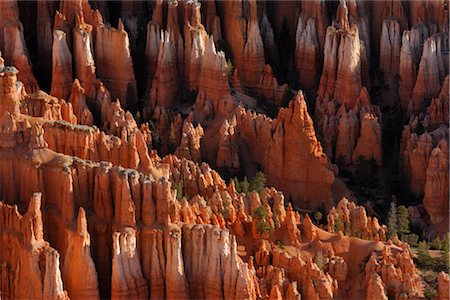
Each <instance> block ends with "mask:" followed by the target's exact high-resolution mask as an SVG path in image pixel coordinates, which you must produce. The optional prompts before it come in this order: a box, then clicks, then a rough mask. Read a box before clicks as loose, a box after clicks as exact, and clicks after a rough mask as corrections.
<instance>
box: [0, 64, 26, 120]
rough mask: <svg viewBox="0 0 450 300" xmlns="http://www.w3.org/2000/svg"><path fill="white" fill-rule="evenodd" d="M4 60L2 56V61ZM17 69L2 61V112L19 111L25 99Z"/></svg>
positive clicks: (0, 75)
mask: <svg viewBox="0 0 450 300" xmlns="http://www.w3.org/2000/svg"><path fill="white" fill-rule="evenodd" d="M1 61H2V59H1V56H0V62H1ZM17 73H18V71H17V69H16V68H14V67H5V66H4V65H3V64H1V63H0V97H1V99H2V101H0V114H1V115H2V116H3V115H4V114H5V112H10V113H14V112H19V108H20V104H21V101H22V100H23V98H24V97H23V93H22V92H23V85H22V84H21V83H20V82H19V81H17Z"/></svg>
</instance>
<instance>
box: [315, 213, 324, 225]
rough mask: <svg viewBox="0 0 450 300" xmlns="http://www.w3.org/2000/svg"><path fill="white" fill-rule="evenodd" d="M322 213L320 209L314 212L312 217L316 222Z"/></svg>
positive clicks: (320, 218)
mask: <svg viewBox="0 0 450 300" xmlns="http://www.w3.org/2000/svg"><path fill="white" fill-rule="evenodd" d="M322 217H323V215H322V213H321V212H320V211H316V212H315V213H314V219H315V220H316V222H317V224H319V222H320V220H322Z"/></svg>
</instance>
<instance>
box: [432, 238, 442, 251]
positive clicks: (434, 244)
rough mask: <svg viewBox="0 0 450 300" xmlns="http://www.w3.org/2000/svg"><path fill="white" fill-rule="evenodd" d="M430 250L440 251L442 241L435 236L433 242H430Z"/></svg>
mask: <svg viewBox="0 0 450 300" xmlns="http://www.w3.org/2000/svg"><path fill="white" fill-rule="evenodd" d="M430 248H431V249H433V250H442V241H441V239H440V238H439V236H437V237H436V238H435V239H434V240H433V241H431V243H430Z"/></svg>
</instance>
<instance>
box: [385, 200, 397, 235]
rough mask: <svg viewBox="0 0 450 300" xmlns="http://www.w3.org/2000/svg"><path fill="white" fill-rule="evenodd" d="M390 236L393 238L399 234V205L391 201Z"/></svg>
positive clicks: (389, 215) (389, 216)
mask: <svg viewBox="0 0 450 300" xmlns="http://www.w3.org/2000/svg"><path fill="white" fill-rule="evenodd" d="M387 227H388V238H389V239H392V238H393V237H394V236H395V235H396V234H397V206H396V205H395V203H394V202H391V208H390V209H389V214H388V226H387Z"/></svg>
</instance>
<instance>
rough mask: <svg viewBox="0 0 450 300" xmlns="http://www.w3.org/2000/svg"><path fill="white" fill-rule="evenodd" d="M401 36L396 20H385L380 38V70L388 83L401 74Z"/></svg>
mask: <svg viewBox="0 0 450 300" xmlns="http://www.w3.org/2000/svg"><path fill="white" fill-rule="evenodd" d="M401 34H402V33H401V31H400V24H399V22H398V21H397V20H396V19H386V20H384V22H383V26H382V30H381V38H380V69H381V70H382V71H383V74H384V78H385V80H386V81H391V80H392V79H393V77H394V76H395V75H398V74H399V63H400V46H401V41H402V37H401Z"/></svg>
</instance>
